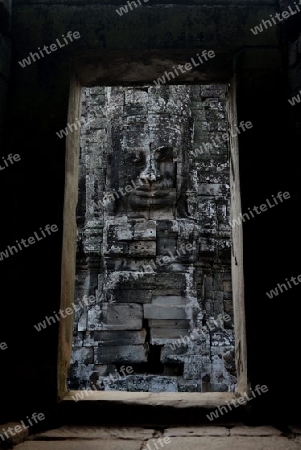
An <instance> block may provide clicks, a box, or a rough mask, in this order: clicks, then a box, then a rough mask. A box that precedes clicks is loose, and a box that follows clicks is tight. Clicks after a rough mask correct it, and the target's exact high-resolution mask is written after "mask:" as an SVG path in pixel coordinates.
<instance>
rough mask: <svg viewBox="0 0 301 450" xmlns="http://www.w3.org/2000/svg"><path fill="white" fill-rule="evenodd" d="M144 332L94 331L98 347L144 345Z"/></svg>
mask: <svg viewBox="0 0 301 450" xmlns="http://www.w3.org/2000/svg"><path fill="white" fill-rule="evenodd" d="M145 337H146V330H145V329H143V330H140V331H95V335H94V338H95V340H96V341H97V342H98V343H99V346H104V345H108V346H111V347H112V346H119V345H141V344H144V343H145Z"/></svg>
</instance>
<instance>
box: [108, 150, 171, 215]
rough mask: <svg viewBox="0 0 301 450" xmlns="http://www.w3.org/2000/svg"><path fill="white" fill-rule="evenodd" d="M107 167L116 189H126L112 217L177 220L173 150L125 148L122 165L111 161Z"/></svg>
mask: <svg viewBox="0 0 301 450" xmlns="http://www.w3.org/2000/svg"><path fill="white" fill-rule="evenodd" d="M116 154H117V152H116ZM116 159H117V157H116ZM112 161H113V164H112ZM120 161H122V162H121V163H120ZM108 167H109V172H108V179H109V180H111V187H113V186H114V187H115V186H116V187H115V192H116V191H117V190H119V192H120V188H122V189H123V191H122V196H119V199H118V200H117V201H116V202H115V205H116V206H115V209H114V210H113V211H111V214H112V215H113V216H115V217H116V215H117V216H118V215H120V214H121V215H123V214H125V215H126V216H127V217H128V218H132V219H135V218H144V219H173V218H174V215H175V206H176V202H177V197H178V194H177V193H179V186H177V158H176V150H175V149H174V148H173V147H170V146H158V147H155V146H153V145H152V144H149V146H147V147H136V148H135V147H133V148H126V149H124V150H123V151H122V152H120V157H119V162H117V163H116V165H114V159H113V158H111V160H110V161H109V164H108Z"/></svg>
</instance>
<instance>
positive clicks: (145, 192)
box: [134, 188, 170, 198]
mask: <svg viewBox="0 0 301 450" xmlns="http://www.w3.org/2000/svg"><path fill="white" fill-rule="evenodd" d="M169 193H170V191H169V190H166V191H163V190H160V191H158V190H154V189H140V188H139V189H137V190H136V192H134V195H137V197H148V198H152V197H166V196H168V195H169Z"/></svg>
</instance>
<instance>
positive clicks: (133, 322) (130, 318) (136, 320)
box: [103, 303, 143, 330]
mask: <svg viewBox="0 0 301 450" xmlns="http://www.w3.org/2000/svg"><path fill="white" fill-rule="evenodd" d="M142 319H143V310H142V305H139V304H136V303H115V304H106V305H105V309H104V320H103V329H106V330H141V329H142Z"/></svg>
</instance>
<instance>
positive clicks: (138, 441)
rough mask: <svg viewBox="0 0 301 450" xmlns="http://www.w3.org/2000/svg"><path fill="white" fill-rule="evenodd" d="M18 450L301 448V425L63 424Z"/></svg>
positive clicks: (20, 446) (33, 438) (26, 441)
mask: <svg viewBox="0 0 301 450" xmlns="http://www.w3.org/2000/svg"><path fill="white" fill-rule="evenodd" d="M14 449H15V450H54V449H55V450H162V449H164V450H165V449H166V450H301V427H296V426H290V427H289V429H288V430H287V431H286V432H285V433H284V432H282V431H281V430H279V429H277V428H274V427H271V426H257V427H247V426H245V425H242V424H234V425H228V424H227V425H225V426H220V425H218V426H214V425H211V426H205V425H204V426H198V427H176V428H173V427H168V428H165V429H154V428H138V427H136V428H134V427H133V428H124V427H120V428H117V427H97V426H95V427H94V426H62V427H60V428H56V429H52V430H49V431H46V432H41V433H38V434H35V435H31V436H29V437H27V439H26V440H25V441H24V442H22V443H20V444H18V445H17V446H15V447H14Z"/></svg>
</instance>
